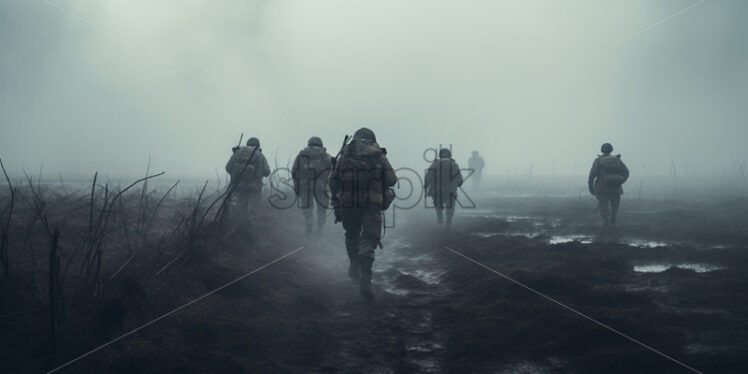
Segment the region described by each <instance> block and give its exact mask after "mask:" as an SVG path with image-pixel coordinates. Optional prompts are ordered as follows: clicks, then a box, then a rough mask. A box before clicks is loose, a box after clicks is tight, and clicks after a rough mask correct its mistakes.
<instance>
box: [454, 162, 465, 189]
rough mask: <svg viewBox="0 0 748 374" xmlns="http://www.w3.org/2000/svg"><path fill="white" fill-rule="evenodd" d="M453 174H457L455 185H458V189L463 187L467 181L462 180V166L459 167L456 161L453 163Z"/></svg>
mask: <svg viewBox="0 0 748 374" xmlns="http://www.w3.org/2000/svg"><path fill="white" fill-rule="evenodd" d="M452 167H453V169H452V173H456V174H455V175H454V180H455V183H456V184H457V187H460V186H462V183H463V182H464V181H465V180H464V179H462V170H460V165H457V162H456V161H452Z"/></svg>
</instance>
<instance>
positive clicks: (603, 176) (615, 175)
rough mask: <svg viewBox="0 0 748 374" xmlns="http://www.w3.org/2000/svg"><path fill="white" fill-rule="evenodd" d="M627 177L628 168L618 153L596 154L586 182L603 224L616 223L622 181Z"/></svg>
mask: <svg viewBox="0 0 748 374" xmlns="http://www.w3.org/2000/svg"><path fill="white" fill-rule="evenodd" d="M628 178H629V169H628V167H626V164H624V163H623V161H621V159H620V155H618V156H613V155H611V154H610V153H605V154H603V155H601V156H598V158H596V159H595V161H594V162H593V163H592V168H591V169H590V175H589V177H588V179H587V183H588V185H589V190H590V193H592V194H594V195H595V197H596V198H597V201H598V209H599V211H600V215H601V216H602V218H603V224H605V225H608V224H615V223H616V215H617V213H618V207H619V205H620V204H621V195H622V194H623V183H625V182H626V180H628Z"/></svg>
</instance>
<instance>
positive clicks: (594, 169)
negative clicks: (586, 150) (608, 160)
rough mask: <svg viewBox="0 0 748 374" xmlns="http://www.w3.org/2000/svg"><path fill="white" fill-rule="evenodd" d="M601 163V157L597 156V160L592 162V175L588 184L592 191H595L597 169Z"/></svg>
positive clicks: (588, 178)
mask: <svg viewBox="0 0 748 374" xmlns="http://www.w3.org/2000/svg"><path fill="white" fill-rule="evenodd" d="M599 164H600V159H598V158H596V159H595V162H593V163H592V168H590V175H589V176H588V177H587V185H588V187H589V190H590V193H594V191H595V178H597V169H598V168H599V167H600V166H599Z"/></svg>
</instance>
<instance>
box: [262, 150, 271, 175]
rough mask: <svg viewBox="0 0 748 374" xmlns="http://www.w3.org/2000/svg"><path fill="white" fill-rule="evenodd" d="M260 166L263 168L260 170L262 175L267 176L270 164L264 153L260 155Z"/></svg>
mask: <svg viewBox="0 0 748 374" xmlns="http://www.w3.org/2000/svg"><path fill="white" fill-rule="evenodd" d="M262 168H263V169H264V170H263V171H262V176H263V177H267V176H268V175H270V165H268V159H267V158H265V156H264V155H263V156H262Z"/></svg>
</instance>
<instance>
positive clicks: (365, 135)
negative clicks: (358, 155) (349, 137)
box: [353, 127, 377, 142]
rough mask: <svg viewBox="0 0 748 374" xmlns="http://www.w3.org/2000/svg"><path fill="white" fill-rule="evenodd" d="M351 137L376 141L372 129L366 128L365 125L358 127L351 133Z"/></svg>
mask: <svg viewBox="0 0 748 374" xmlns="http://www.w3.org/2000/svg"><path fill="white" fill-rule="evenodd" d="M353 139H366V140H369V141H372V142H376V141H377V137H376V135H374V131H371V130H369V129H367V128H366V127H362V128H360V129H358V130H357V131H356V132H355V133H354V134H353Z"/></svg>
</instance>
